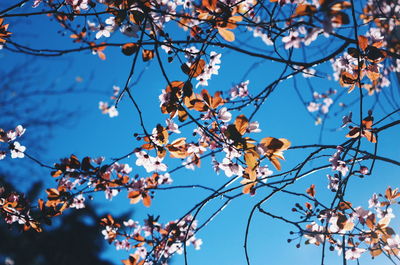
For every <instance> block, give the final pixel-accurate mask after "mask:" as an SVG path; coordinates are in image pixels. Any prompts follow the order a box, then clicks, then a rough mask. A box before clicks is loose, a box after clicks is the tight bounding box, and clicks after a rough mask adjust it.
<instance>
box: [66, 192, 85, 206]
mask: <svg viewBox="0 0 400 265" xmlns="http://www.w3.org/2000/svg"><path fill="white" fill-rule="evenodd" d="M70 207H71V208H76V209H82V208H85V197H83V195H82V194H79V195H77V196H75V197H74V200H73V202H72V204H71V206H70Z"/></svg>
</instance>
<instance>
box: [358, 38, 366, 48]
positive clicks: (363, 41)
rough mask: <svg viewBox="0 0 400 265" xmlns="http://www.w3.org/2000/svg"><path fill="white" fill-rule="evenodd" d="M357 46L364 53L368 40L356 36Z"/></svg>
mask: <svg viewBox="0 0 400 265" xmlns="http://www.w3.org/2000/svg"><path fill="white" fill-rule="evenodd" d="M358 45H359V46H360V49H361V50H363V51H365V49H366V48H367V47H368V38H367V37H365V36H362V35H360V36H358Z"/></svg>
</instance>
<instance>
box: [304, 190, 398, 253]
mask: <svg viewBox="0 0 400 265" xmlns="http://www.w3.org/2000/svg"><path fill="white" fill-rule="evenodd" d="M399 198H400V193H398V190H397V189H394V190H393V189H392V188H390V187H389V188H387V189H386V192H385V194H384V195H377V194H374V195H373V196H372V198H371V199H370V200H369V209H364V208H363V207H357V208H354V207H353V206H352V204H351V203H350V202H346V201H342V202H340V203H339V204H338V206H337V207H336V208H334V209H323V210H321V211H320V212H319V213H317V211H314V212H312V213H311V214H309V217H311V216H316V217H317V219H318V221H313V222H311V223H310V224H308V225H307V226H306V228H305V230H304V231H303V232H302V234H303V236H304V237H305V238H306V239H307V241H306V244H314V245H317V246H318V245H321V244H323V243H324V242H325V241H326V242H327V243H329V244H330V245H331V249H336V250H337V252H338V255H342V253H343V252H344V255H345V258H346V259H348V260H354V259H358V258H360V257H361V255H362V254H363V253H364V252H367V251H369V253H370V255H371V256H372V257H376V256H379V255H381V254H382V253H385V255H389V256H391V255H398V254H399V252H400V248H399V247H400V241H399V235H398V234H396V233H395V231H394V230H393V229H392V228H391V227H390V226H389V224H390V222H391V220H392V219H393V218H394V217H395V216H394V214H393V213H392V208H391V206H392V205H395V204H397V203H398V200H399ZM310 207H311V206H310ZM311 208H312V207H311ZM343 238H346V240H345V241H344V240H343Z"/></svg>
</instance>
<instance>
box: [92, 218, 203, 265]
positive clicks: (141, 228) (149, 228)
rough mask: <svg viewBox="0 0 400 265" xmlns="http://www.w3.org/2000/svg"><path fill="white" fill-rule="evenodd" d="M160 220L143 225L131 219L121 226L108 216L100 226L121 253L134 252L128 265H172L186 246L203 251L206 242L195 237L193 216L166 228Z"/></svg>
mask: <svg viewBox="0 0 400 265" xmlns="http://www.w3.org/2000/svg"><path fill="white" fill-rule="evenodd" d="M158 219H159V217H157V218H155V217H153V216H149V217H148V219H146V220H144V223H143V225H141V224H139V222H136V221H133V220H132V219H130V220H128V221H124V222H123V225H121V224H120V223H118V222H117V221H115V220H114V218H113V217H112V216H111V215H108V216H107V217H106V218H103V219H102V220H101V222H100V224H101V225H102V226H103V227H104V230H103V231H102V234H103V235H104V239H105V240H107V241H108V242H109V243H110V244H114V245H115V247H116V249H117V250H121V249H123V250H126V251H131V250H134V252H133V253H132V254H131V255H130V256H129V258H128V259H126V260H123V263H124V264H125V265H133V264H143V262H145V263H144V264H148V265H151V264H168V261H169V260H170V259H171V257H172V256H173V255H174V254H176V253H177V254H182V253H183V248H184V247H183V246H184V244H185V245H186V246H189V245H193V246H194V248H195V249H200V246H201V244H202V240H201V239H197V238H196V236H195V232H196V228H197V220H194V219H193V216H191V215H187V216H185V217H184V218H182V219H181V220H176V221H170V222H168V223H167V224H164V225H163V224H160V223H159V222H158Z"/></svg>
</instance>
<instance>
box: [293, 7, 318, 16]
mask: <svg viewBox="0 0 400 265" xmlns="http://www.w3.org/2000/svg"><path fill="white" fill-rule="evenodd" d="M315 12H317V8H316V7H315V6H314V5H309V4H299V5H298V6H297V8H296V10H295V11H294V16H312V15H313V14H314V13H315Z"/></svg>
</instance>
